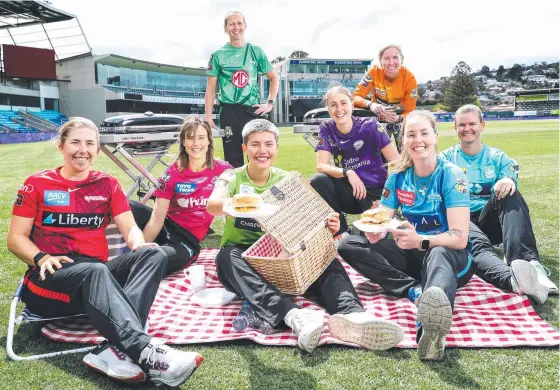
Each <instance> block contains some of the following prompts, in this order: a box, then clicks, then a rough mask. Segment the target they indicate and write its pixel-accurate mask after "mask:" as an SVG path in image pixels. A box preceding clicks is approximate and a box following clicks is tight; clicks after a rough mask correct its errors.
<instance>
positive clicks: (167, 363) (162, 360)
mask: <svg viewBox="0 0 560 390" xmlns="http://www.w3.org/2000/svg"><path fill="white" fill-rule="evenodd" d="M152 341H153V340H152ZM203 361H204V358H203V357H202V355H200V354H198V353H196V352H183V351H179V350H177V349H173V348H170V347H168V346H167V345H163V344H158V345H153V344H149V345H148V346H147V347H146V348H144V350H143V351H142V353H141V354H140V359H139V362H140V365H141V366H142V368H143V369H144V371H146V372H147V373H148V376H149V378H150V380H151V381H152V382H154V383H155V385H156V386H161V385H167V386H170V387H177V386H181V385H182V384H183V383H185V382H186V380H187V379H188V378H189V376H190V375H191V374H192V373H193V371H194V370H195V369H196V368H197V367H198V366H200V365H201V364H202V362H203Z"/></svg>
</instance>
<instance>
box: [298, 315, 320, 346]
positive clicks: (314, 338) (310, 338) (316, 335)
mask: <svg viewBox="0 0 560 390" xmlns="http://www.w3.org/2000/svg"><path fill="white" fill-rule="evenodd" d="M322 319H323V317H321V320H322ZM321 333H323V322H321V323H320V325H318V326H317V327H316V328H315V329H313V330H312V331H311V332H308V333H307V335H306V337H305V340H302V338H301V337H300V335H298V347H299V348H300V349H303V350H304V351H305V352H308V353H311V352H313V351H314V350H315V348H317V344H319V339H320V338H321Z"/></svg>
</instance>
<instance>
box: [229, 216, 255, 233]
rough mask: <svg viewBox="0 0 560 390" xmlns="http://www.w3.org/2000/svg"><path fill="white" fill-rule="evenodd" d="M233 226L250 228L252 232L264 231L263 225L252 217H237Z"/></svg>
mask: <svg viewBox="0 0 560 390" xmlns="http://www.w3.org/2000/svg"><path fill="white" fill-rule="evenodd" d="M233 226H235V227H236V228H237V229H241V230H248V231H250V232H262V229H261V225H259V223H258V222H257V221H255V220H254V219H252V218H235V223H234V224H233Z"/></svg>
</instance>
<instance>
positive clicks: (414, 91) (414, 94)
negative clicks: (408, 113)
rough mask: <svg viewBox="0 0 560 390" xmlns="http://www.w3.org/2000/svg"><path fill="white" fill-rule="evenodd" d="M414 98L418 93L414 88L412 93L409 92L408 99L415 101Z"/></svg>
mask: <svg viewBox="0 0 560 390" xmlns="http://www.w3.org/2000/svg"><path fill="white" fill-rule="evenodd" d="M416 97H418V91H417V90H416V88H414V89H413V90H412V91H410V98H411V99H416Z"/></svg>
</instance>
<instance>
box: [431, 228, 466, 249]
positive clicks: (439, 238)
mask: <svg viewBox="0 0 560 390" xmlns="http://www.w3.org/2000/svg"><path fill="white" fill-rule="evenodd" d="M468 235H469V232H468V231H466V232H464V231H462V230H461V229H451V230H449V231H447V232H445V233H442V234H438V235H436V236H430V237H429V240H430V248H433V247H436V246H443V247H446V248H450V249H456V250H461V249H465V248H466V247H467V242H468Z"/></svg>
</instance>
